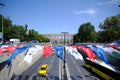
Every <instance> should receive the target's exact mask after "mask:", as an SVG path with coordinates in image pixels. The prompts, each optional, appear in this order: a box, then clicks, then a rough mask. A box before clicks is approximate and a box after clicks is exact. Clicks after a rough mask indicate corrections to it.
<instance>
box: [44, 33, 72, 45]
mask: <svg viewBox="0 0 120 80" xmlns="http://www.w3.org/2000/svg"><path fill="white" fill-rule="evenodd" d="M42 35H44V36H45V37H47V38H49V39H50V43H51V44H63V43H64V40H65V44H71V43H73V34H42Z"/></svg>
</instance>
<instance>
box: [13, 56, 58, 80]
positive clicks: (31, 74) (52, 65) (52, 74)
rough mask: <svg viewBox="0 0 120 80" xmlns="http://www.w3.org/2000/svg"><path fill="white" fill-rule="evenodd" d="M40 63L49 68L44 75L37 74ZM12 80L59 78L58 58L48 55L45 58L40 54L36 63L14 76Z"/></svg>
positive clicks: (48, 79)
mask: <svg viewBox="0 0 120 80" xmlns="http://www.w3.org/2000/svg"><path fill="white" fill-rule="evenodd" d="M42 64H48V65H49V70H48V73H47V75H46V77H40V76H38V70H39V68H40V67H41V65H42ZM14 80H60V77H59V58H57V57H56V56H55V55H54V56H49V57H48V58H45V57H44V56H42V57H41V58H40V59H39V60H38V61H37V62H36V63H34V64H33V65H32V66H31V67H30V68H28V69H27V70H26V71H24V72H23V73H22V74H21V75H19V76H16V78H15V79H14Z"/></svg>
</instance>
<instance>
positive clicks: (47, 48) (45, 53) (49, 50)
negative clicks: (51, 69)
mask: <svg viewBox="0 0 120 80" xmlns="http://www.w3.org/2000/svg"><path fill="white" fill-rule="evenodd" d="M49 54H50V55H51V56H52V55H53V52H52V48H51V47H50V46H44V48H43V56H45V57H46V58H48V55H49Z"/></svg>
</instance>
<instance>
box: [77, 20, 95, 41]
mask: <svg viewBox="0 0 120 80" xmlns="http://www.w3.org/2000/svg"><path fill="white" fill-rule="evenodd" d="M93 31H94V26H93V25H92V24H91V23H90V22H88V23H84V24H82V25H81V26H80V27H79V29H78V36H79V37H80V39H81V41H82V42H90V41H91V39H90V37H91V33H92V32H93Z"/></svg>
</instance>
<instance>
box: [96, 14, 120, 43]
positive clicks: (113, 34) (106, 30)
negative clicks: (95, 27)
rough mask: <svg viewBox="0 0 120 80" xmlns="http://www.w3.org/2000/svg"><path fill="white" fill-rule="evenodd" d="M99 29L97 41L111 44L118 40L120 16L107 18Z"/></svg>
mask: <svg viewBox="0 0 120 80" xmlns="http://www.w3.org/2000/svg"><path fill="white" fill-rule="evenodd" d="M99 28H100V29H101V31H100V32H98V33H99V41H102V42H111V41H113V40H115V39H120V37H119V36H120V14H118V15H116V16H111V17H108V18H106V19H105V20H104V22H103V23H100V24H99Z"/></svg>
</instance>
